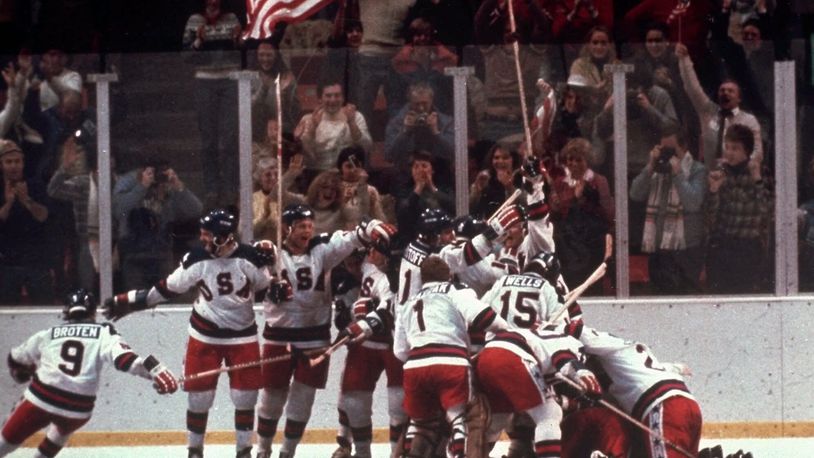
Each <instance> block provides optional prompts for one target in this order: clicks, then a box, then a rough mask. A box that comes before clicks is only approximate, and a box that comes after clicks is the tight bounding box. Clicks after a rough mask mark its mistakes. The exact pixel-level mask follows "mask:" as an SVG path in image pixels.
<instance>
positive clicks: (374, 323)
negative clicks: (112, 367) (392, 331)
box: [338, 310, 385, 344]
mask: <svg viewBox="0 0 814 458" xmlns="http://www.w3.org/2000/svg"><path fill="white" fill-rule="evenodd" d="M384 328H385V327H384V320H382V317H381V316H380V315H379V312H378V310H374V311H372V312H370V313H368V314H367V315H365V317H364V318H362V319H360V320H356V321H355V322H354V323H353V324H351V325H350V326H348V327H347V328H345V329H343V330H342V331H341V332H340V333H339V337H338V338H339V339H342V338H344V337H345V336H348V337H350V342H349V343H353V344H355V343H360V342H363V341H365V340H367V339H368V338H370V336H372V335H373V334H375V333H379V332H382V331H384Z"/></svg>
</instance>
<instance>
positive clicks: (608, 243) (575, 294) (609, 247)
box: [548, 234, 613, 323]
mask: <svg viewBox="0 0 814 458" xmlns="http://www.w3.org/2000/svg"><path fill="white" fill-rule="evenodd" d="M612 253H613V237H611V235H610V234H606V235H605V259H603V260H602V263H601V264H599V267H597V268H596V270H594V271H593V273H592V274H591V275H590V276H589V277H588V278H586V279H585V281H584V282H582V284H581V285H579V286H577V287H576V288H574V289H572V290H571V291H569V292H568V294H566V295H565V303H564V304H563V306H562V308H561V309H560V311H559V312H557V314H556V315H554V317H553V318H551V319H550V320H548V322H549V323H554V322H556V321H557V320H558V319H559V318H560V317H561V316H562V314H563V313H565V312H566V310H568V307H570V306H571V304H573V303H574V302H576V301H577V299H579V297H580V296H582V294H583V293H584V292H585V291H586V290H587V289H588V288H590V287H591V286H592V285H593V284H594V283H596V282H597V281H599V279H601V278H602V277H604V276H605V272H607V271H608V259H610V257H611V254H612Z"/></svg>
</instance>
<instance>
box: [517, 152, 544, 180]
mask: <svg viewBox="0 0 814 458" xmlns="http://www.w3.org/2000/svg"><path fill="white" fill-rule="evenodd" d="M522 170H523V175H525V176H526V178H528V179H529V180H530V181H531V182H532V183H539V182H541V181H542V180H543V179H544V178H545V176H546V174H547V173H548V170H546V167H545V164H544V163H543V160H542V159H539V158H536V157H535V158H531V159H529V160H527V161H526V162H524V163H523V166H522Z"/></svg>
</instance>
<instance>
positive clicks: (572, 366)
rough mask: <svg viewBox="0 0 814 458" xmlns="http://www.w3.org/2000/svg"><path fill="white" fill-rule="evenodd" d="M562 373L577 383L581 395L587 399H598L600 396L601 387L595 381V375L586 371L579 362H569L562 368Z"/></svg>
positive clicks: (597, 381)
mask: <svg viewBox="0 0 814 458" xmlns="http://www.w3.org/2000/svg"><path fill="white" fill-rule="evenodd" d="M562 373H563V375H565V376H566V377H568V378H569V379H571V380H573V381H574V382H576V383H578V384H579V385H580V386H581V387H582V389H583V390H584V391H583V394H584V395H585V396H586V397H587V398H588V399H591V400H593V399H598V398H599V397H601V396H602V385H601V384H600V383H599V380H597V378H596V375H594V373H593V372H591V371H590V370H588V368H587V367H585V365H584V364H582V363H581V362H579V361H576V360H575V361H571V362H569V363H568V364H566V365H565V366H563V368H562Z"/></svg>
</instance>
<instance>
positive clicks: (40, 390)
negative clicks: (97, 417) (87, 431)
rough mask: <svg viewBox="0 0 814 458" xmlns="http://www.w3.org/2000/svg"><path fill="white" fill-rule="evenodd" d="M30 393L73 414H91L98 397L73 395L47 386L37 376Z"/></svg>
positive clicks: (29, 388)
mask: <svg viewBox="0 0 814 458" xmlns="http://www.w3.org/2000/svg"><path fill="white" fill-rule="evenodd" d="M28 391H29V392H31V394H33V395H34V396H36V397H37V398H38V399H40V400H41V401H43V402H46V403H48V404H51V405H52V406H54V407H58V408H60V409H64V410H70V411H73V412H91V411H93V404H94V403H95V402H96V396H86V395H82V394H76V393H71V392H70V391H65V390H61V389H59V388H56V387H53V386H51V385H46V384H45V383H42V382H41V381H40V379H39V378H37V376H36V374H35V375H34V380H33V381H32V382H31V385H29V386H28Z"/></svg>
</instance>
